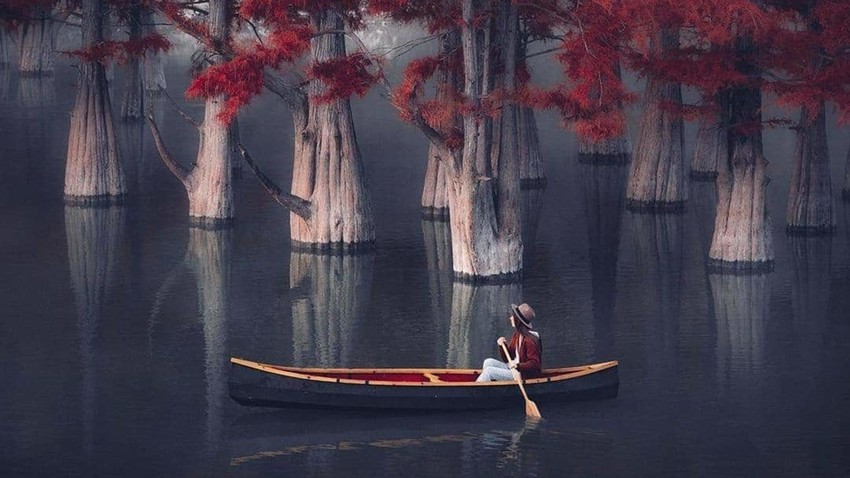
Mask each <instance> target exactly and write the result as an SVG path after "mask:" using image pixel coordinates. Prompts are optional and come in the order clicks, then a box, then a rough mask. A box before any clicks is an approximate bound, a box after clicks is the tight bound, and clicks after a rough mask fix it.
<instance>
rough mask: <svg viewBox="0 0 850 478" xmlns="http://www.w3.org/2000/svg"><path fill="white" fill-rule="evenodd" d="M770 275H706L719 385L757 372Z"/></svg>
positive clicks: (749, 378) (731, 383)
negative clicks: (713, 325)
mask: <svg viewBox="0 0 850 478" xmlns="http://www.w3.org/2000/svg"><path fill="white" fill-rule="evenodd" d="M770 277H771V276H770V275H729V274H711V275H709V278H708V280H709V282H710V283H711V295H712V297H714V314H715V317H716V320H717V372H718V374H719V377H718V378H719V380H720V382H721V383H723V384H726V385H728V386H735V385H736V384H738V385H742V384H745V383H747V382H750V381H752V380H753V379H755V378H757V376H758V375H759V372H760V370H761V368H762V362H763V356H764V352H765V350H764V348H765V343H764V333H765V325H766V324H765V319H766V317H767V313H768V312H767V307H768V292H769V291H770V283H769V282H770Z"/></svg>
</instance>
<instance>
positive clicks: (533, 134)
mask: <svg viewBox="0 0 850 478" xmlns="http://www.w3.org/2000/svg"><path fill="white" fill-rule="evenodd" d="M517 136H518V138H517V141H519V165H520V172H519V177H520V181H522V187H523V188H525V189H532V188H542V187H545V186H546V174H545V173H544V172H543V156H542V155H541V154H540V135H539V134H538V133H537V119H535V117H534V110H532V109H531V108H528V107H526V106H520V107H517Z"/></svg>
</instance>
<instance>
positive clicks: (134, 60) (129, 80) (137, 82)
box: [121, 2, 145, 120]
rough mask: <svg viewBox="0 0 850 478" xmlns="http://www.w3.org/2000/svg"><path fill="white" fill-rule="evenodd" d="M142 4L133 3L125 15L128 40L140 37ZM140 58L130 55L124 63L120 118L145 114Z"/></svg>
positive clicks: (133, 117) (139, 117)
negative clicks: (125, 63)
mask: <svg viewBox="0 0 850 478" xmlns="http://www.w3.org/2000/svg"><path fill="white" fill-rule="evenodd" d="M142 8H143V7H142V5H141V4H140V3H138V2H135V3H133V4H132V5H131V6H130V8H129V11H128V15H127V28H128V30H129V37H130V38H129V41H131V42H138V41H140V40H141V39H142V28H143V27H142ZM142 61H143V59H142V58H139V57H138V56H132V57H131V58H130V59H129V60H128V61H127V65H126V72H127V74H126V77H125V78H124V97H123V99H122V101H121V118H122V119H125V120H126V119H134V120H138V119H142V118H143V117H144V114H145V87H144V83H143V80H144V77H143V76H142Z"/></svg>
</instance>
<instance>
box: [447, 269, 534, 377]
mask: <svg viewBox="0 0 850 478" xmlns="http://www.w3.org/2000/svg"><path fill="white" fill-rule="evenodd" d="M521 301H522V285H521V284H518V283H513V284H482V285H477V284H469V283H465V282H455V283H454V284H453V285H452V315H451V325H450V327H449V348H448V355H447V358H446V366H447V367H449V368H467V367H472V368H477V367H480V366H481V362H483V361H484V359H485V358H487V357H495V356H496V338H498V337H499V336H500V335H502V336H505V337H507V336H508V332H510V324H509V323H508V320H507V318H508V315H509V313H510V312H509V306H510V304H512V303H513V304H519V303H520V302H521Z"/></svg>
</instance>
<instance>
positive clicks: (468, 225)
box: [449, 0, 522, 280]
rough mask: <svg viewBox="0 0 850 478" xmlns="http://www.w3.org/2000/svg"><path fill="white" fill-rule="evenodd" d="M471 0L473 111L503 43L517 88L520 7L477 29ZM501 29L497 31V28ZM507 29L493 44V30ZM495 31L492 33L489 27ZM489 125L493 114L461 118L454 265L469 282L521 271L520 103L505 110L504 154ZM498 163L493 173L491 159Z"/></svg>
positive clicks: (467, 28) (466, 32)
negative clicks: (497, 42)
mask: <svg viewBox="0 0 850 478" xmlns="http://www.w3.org/2000/svg"><path fill="white" fill-rule="evenodd" d="M474 3H475V2H474V1H473V0H464V2H463V19H464V21H465V22H466V23H465V25H464V26H463V28H462V32H461V39H462V44H463V50H464V78H465V83H464V94H465V95H466V98H467V100H468V101H469V102H470V104H471V105H472V108H473V109H477V108H481V106H482V99H483V98H485V97H486V96H487V95H488V94H489V92H490V89H491V88H492V83H491V82H490V81H488V78H489V75H490V74H491V73H492V70H491V68H492V66H491V64H492V63H491V62H492V58H490V55H492V54H493V52H494V51H495V50H496V48H492V47H494V46H495V47H497V48H499V47H500V48H501V50H502V55H503V58H504V59H505V60H504V76H503V78H502V81H503V82H504V84H503V86H504V89H505V90H506V91H507V92H508V93H510V92H511V91H514V90H515V88H516V45H517V37H516V35H517V12H516V6H515V5H513V4H511V3H510V2H507V1H505V2H502V3H501V5H500V6H501V8H500V15H499V16H498V17H496V18H494V19H487V20H486V21H484V22H482V24H483V25H482V26H476V25H475V23H476V22H474V21H473V19H474V18H475V17H476V15H477V14H478V13H480V12H479V11H478V9H477V8H476V7H475V5H474ZM494 27H495V28H494ZM491 29H495V30H497V31H501V32H503V33H502V35H500V37H499V38H500V44H499V45H493V44H492V42H493V36H494V35H493V30H491ZM488 30H490V32H488ZM490 126H491V125H490V124H489V123H488V120H487V115H477V114H467V115H465V116H464V118H463V131H464V139H465V140H464V147H463V150H462V151H461V152H459V153H458V157H457V158H455V161H454V169H453V170H452V175H451V190H450V194H449V202H450V207H449V209H450V210H451V214H450V216H449V222H450V225H451V237H452V261H453V269H454V272H455V274H456V275H457V276H459V277H460V278H464V279H470V280H480V279H488V280H492V279H507V278H513V277H516V276H518V275H519V273H520V271H521V270H522V224H521V217H520V207H521V206H520V179H519V162H518V154H519V145H518V138H517V134H516V131H517V107H516V105H515V104H513V103H510V102H508V103H506V104H505V105H504V107H503V108H502V111H501V130H502V134H501V135H499V137H500V143H499V148H498V150H497V151H498V156H497V157H496V156H495V154H494V144H493V137H494V136H497V135H494V134H493V132H492V128H491V127H490ZM494 162H495V163H496V164H497V168H498V174H497V175H495V176H496V177H495V178H494V177H493V176H494V175H493V174H492V172H491V171H492V164H493V163H494Z"/></svg>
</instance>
